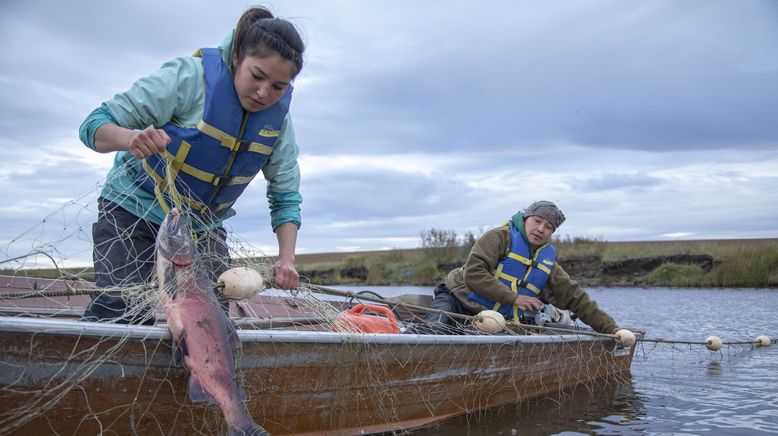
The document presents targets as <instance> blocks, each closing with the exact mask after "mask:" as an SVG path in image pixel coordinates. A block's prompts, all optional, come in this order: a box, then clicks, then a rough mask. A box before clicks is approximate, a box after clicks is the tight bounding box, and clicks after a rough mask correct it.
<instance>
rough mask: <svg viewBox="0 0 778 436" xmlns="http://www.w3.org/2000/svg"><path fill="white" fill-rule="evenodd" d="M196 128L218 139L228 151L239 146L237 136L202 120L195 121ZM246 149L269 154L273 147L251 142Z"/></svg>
mask: <svg viewBox="0 0 778 436" xmlns="http://www.w3.org/2000/svg"><path fill="white" fill-rule="evenodd" d="M197 130H199V131H201V132H203V133H204V134H206V135H208V136H210V137H211V138H213V139H215V140H217V141H219V142H220V143H221V145H222V146H224V147H227V148H229V149H230V151H235V150H236V149H237V148H238V147H240V141H239V140H238V139H237V138H235V137H234V136H232V135H230V134H229V133H227V132H224V131H222V130H219V129H217V128H216V127H213V126H212V125H210V124H208V123H206V122H205V121H203V120H200V122H199V123H197ZM247 151H250V152H253V153H259V154H264V155H270V153H271V152H272V151H273V149H272V148H271V147H268V146H267V145H264V144H259V143H256V142H252V143H250V144H249V146H248V148H247Z"/></svg>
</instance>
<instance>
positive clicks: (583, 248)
mask: <svg viewBox="0 0 778 436" xmlns="http://www.w3.org/2000/svg"><path fill="white" fill-rule="evenodd" d="M555 245H556V246H557V248H558V249H559V262H560V264H561V265H562V266H563V267H564V268H565V270H566V271H568V272H569V273H570V275H571V276H572V277H573V278H574V279H575V280H577V281H579V282H580V283H581V284H583V285H586V286H638V287H641V286H642V287H649V286H666V287H704V288H711V287H726V288H740V287H749V288H778V239H739V240H707V241H659V242H605V241H599V240H591V239H581V238H563V239H557V240H556V241H555ZM468 252H469V247H467V246H445V247H425V248H416V249H396V250H389V251H363V252H351V253H314V254H299V255H298V256H297V268H298V270H299V272H300V275H301V277H302V279H303V280H304V281H306V282H310V283H314V284H321V285H333V284H361V285H420V286H428V285H434V284H436V283H438V282H439V281H440V280H441V279H442V278H443V277H444V276H445V274H446V273H448V271H450V270H451V269H453V268H455V267H457V266H460V265H462V264H464V262H465V259H466V257H467V253H468ZM0 274H8V275H13V274H20V275H26V276H34V277H44V278H57V277H61V276H62V275H63V274H65V275H72V276H74V277H79V278H81V279H84V280H92V271H91V269H90V268H86V269H83V268H79V269H77V270H69V271H68V270H61V271H57V270H53V269H47V270H35V271H24V272H18V271H16V272H15V271H11V270H0Z"/></svg>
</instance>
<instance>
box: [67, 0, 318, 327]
mask: <svg viewBox="0 0 778 436" xmlns="http://www.w3.org/2000/svg"><path fill="white" fill-rule="evenodd" d="M304 50H305V46H304V44H303V42H302V39H301V38H300V35H299V33H298V32H297V30H296V29H295V27H294V26H293V25H292V24H291V23H289V22H288V21H286V20H282V19H278V18H274V17H273V15H272V14H271V13H270V12H269V11H268V10H267V9H265V8H263V7H253V8H251V9H249V10H248V11H246V12H245V13H244V14H243V15H242V16H241V18H240V20H239V21H238V24H237V26H236V28H235V30H234V32H233V33H232V34H231V35H229V36H228V37H227V38H225V40H224V41H223V42H222V43H221V44H220V45H219V47H218V48H210V49H201V50H198V51H197V52H196V53H195V54H194V55H193V56H189V57H181V58H176V59H173V60H171V61H169V62H167V63H165V64H164V65H163V66H162V67H161V69H160V70H159V71H157V72H155V73H154V74H151V75H149V76H147V77H144V78H141V79H140V80H138V81H137V82H135V83H134V84H133V85H132V86H131V87H130V89H129V90H127V91H126V92H123V93H120V94H117V95H116V96H114V97H113V98H112V99H110V100H108V101H106V102H104V103H103V104H102V105H101V106H100V107H99V108H97V109H95V110H94V111H93V112H92V113H91V114H89V116H88V117H87V118H86V120H85V121H84V122H83V124H82V125H81V129H80V131H79V134H80V137H81V140H82V141H83V142H84V144H86V145H87V147H90V148H92V149H93V150H95V151H98V152H101V153H107V152H114V151H115V152H117V153H116V158H115V160H114V166H113V168H112V169H111V170H110V172H109V173H108V176H107V178H106V182H105V185H104V186H103V189H102V192H101V194H100V198H99V200H98V203H99V204H98V207H99V210H98V220H97V222H96V223H95V224H94V226H93V229H92V233H93V240H94V249H93V257H94V266H95V281H96V282H97V285H98V286H99V287H111V286H126V285H129V284H137V283H143V282H148V281H149V279H150V277H151V275H152V266H153V263H154V240H155V235H156V233H157V231H158V229H159V225H160V224H161V223H162V220H163V218H164V216H165V214H166V213H167V211H168V210H169V209H170V208H171V207H172V206H174V205H176V206H182V205H183V206H184V208H185V209H188V210H191V211H192V214H191V215H192V217H193V232H195V233H197V235H196V239H197V240H198V245H199V248H200V251H201V252H202V253H204V254H205V256H203V258H204V259H205V260H206V261H208V260H210V262H206V266H207V267H208V268H209V272H210V274H211V277H212V278H214V279H215V278H216V277H218V275H219V274H220V273H221V272H222V271H224V270H225V269H226V268H227V267H228V266H227V265H228V263H229V254H228V250H227V246H226V243H225V237H226V234H225V231H224V229H223V227H222V221H223V220H225V219H227V218H229V217H231V216H233V215H235V212H234V210H233V209H232V205H233V203H234V202H235V201H236V200H237V198H238V197H239V196H240V195H241V194H242V193H243V191H244V189H245V188H246V186H247V185H248V183H249V182H251V180H252V179H253V178H254V176H256V175H257V174H258V173H259V171H260V170H261V171H262V172H263V174H264V177H265V179H266V180H267V198H268V203H269V205H270V216H271V225H272V227H273V231H274V232H275V233H276V236H277V239H278V261H277V262H276V263H275V265H274V266H273V270H274V271H273V272H274V281H275V286H276V287H279V288H282V289H293V288H296V287H297V286H298V285H299V275H298V273H297V270H296V269H295V265H294V258H295V244H296V240H297V230H298V228H299V227H300V224H301V221H300V206H299V205H300V203H301V202H302V196H301V195H300V193H299V186H300V172H299V168H298V165H297V154H298V148H297V144H296V143H295V138H294V130H293V128H292V122H291V119H290V117H289V105H290V103H291V98H292V81H293V80H294V78H295V77H296V76H297V74H299V73H300V70H301V69H302V66H303V57H302V56H303V51H304ZM143 300H144V299H142V298H141V299H140V300H139V301H130V299H129V297H121V296H119V295H110V294H102V295H100V296H96V297H93V299H92V302H91V304H90V306H89V307H88V308H87V309H86V311H85V313H84V318H83V319H85V320H92V321H114V322H120V323H152V322H153V321H154V320H153V317H152V316H151V315H150V311H149V308H148V303H143V302H142V301H143Z"/></svg>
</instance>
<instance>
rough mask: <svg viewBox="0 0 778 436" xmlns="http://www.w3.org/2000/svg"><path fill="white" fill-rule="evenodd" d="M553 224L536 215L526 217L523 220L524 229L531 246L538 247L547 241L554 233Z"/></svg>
mask: <svg viewBox="0 0 778 436" xmlns="http://www.w3.org/2000/svg"><path fill="white" fill-rule="evenodd" d="M554 230H555V229H554V226H553V225H551V223H550V222H548V220H547V219H545V218H541V217H539V216H537V215H533V216H531V217H527V219H526V220H525V221H524V231H525V232H526V233H527V240H528V241H529V243H530V245H532V247H533V248H538V247H540V246H541V245H543V244H545V243H547V242H548V241H549V240H550V239H551V235H553V234H554Z"/></svg>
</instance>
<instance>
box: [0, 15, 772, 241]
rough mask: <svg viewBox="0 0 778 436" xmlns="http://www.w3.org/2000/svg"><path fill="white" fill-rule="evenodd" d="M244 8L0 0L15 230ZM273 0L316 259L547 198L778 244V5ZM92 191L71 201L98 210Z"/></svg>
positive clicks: (2, 95)
mask: <svg viewBox="0 0 778 436" xmlns="http://www.w3.org/2000/svg"><path fill="white" fill-rule="evenodd" d="M247 6H248V4H247V3H246V4H244V3H242V2H235V3H228V4H218V5H217V4H215V3H212V2H207V1H204V0H202V1H196V2H194V3H192V2H187V3H186V4H185V5H184V3H181V2H150V1H145V0H144V1H136V2H124V1H120V2H109V3H106V2H98V1H96V0H88V1H85V2H77V3H63V2H54V1H49V0H44V1H40V2H32V3H30V2H27V3H25V2H10V3H8V4H4V9H3V14H2V15H0V38H2V40H3V41H5V42H6V46H5V47H4V53H5V56H4V59H7V60H10V61H6V62H3V63H2V64H0V129H2V130H3V135H2V137H0V159H1V160H2V161H1V162H0V169H1V170H2V171H0V185H1V186H2V194H1V195H2V198H1V199H2V200H3V201H2V203H3V204H4V205H5V209H4V212H3V217H4V218H3V221H4V224H5V226H4V227H5V228H4V229H3V230H0V240H4V241H9V240H11V239H13V238H15V237H16V236H17V235H19V234H20V233H21V232H23V231H24V229H27V228H29V227H30V225H32V224H33V223H35V222H37V221H42V220H44V219H45V217H46V216H48V215H49V214H50V213H51V211H52V210H56V209H57V208H58V207H60V205H62V204H64V203H66V202H67V201H68V199H73V198H74V197H77V198H82V197H81V195H82V194H83V193H86V192H88V191H90V189H91V190H92V191H91V192H88V193H89V194H94V195H96V192H97V189H96V188H93V186H94V185H95V184H96V183H97V182H98V181H99V180H100V179H101V178H102V177H104V175H105V167H106V166H107V165H108V164H109V162H110V159H111V156H100V155H97V154H94V153H91V152H89V151H88V150H86V149H85V148H84V147H83V146H82V145H81V144H79V143H78V139H77V129H78V126H79V125H80V123H81V121H82V120H83V118H84V117H85V116H86V114H88V113H89V112H90V111H91V110H92V109H94V108H95V107H97V106H98V105H99V104H100V103H101V102H102V101H103V100H105V99H108V98H110V97H111V96H112V95H113V94H114V93H116V92H119V91H122V90H124V89H126V88H127V87H128V86H129V85H130V84H131V83H132V82H133V81H134V80H135V79H137V78H139V77H141V76H143V75H146V74H149V73H151V72H153V71H154V70H155V69H156V68H158V67H159V65H161V64H162V63H163V62H164V61H166V60H168V59H169V58H172V57H175V56H181V55H186V54H189V53H191V52H192V51H193V50H194V49H196V48H198V47H201V46H213V45H215V44H217V43H219V42H220V41H221V39H222V38H223V37H224V36H225V35H226V34H227V33H228V32H229V31H230V30H231V28H232V27H233V25H234V22H235V20H236V19H237V18H238V16H239V15H240V13H241V12H242V11H243V10H244V8H245V7H247ZM269 6H270V7H271V9H273V10H274V11H275V12H276V13H277V14H278V15H279V16H281V17H288V18H290V19H292V20H293V22H294V23H295V24H297V25H298V26H299V27H300V28H301V29H302V32H303V35H304V39H305V40H306V41H307V42H308V50H307V53H306V58H307V64H306V66H305V68H304V69H303V72H302V74H301V76H300V77H299V78H298V81H297V83H296V90H295V99H294V103H293V108H292V114H293V117H294V123H295V128H296V134H297V139H298V142H299V144H300V147H301V153H302V156H303V160H306V159H308V160H309V161H311V162H314V165H308V166H303V170H304V171H303V190H302V191H303V195H304V196H305V202H304V204H303V228H302V230H301V233H300V238H299V243H298V246H299V250H300V251H301V252H305V251H307V252H312V251H330V250H333V249H368V248H391V247H408V246H416V245H418V234H419V232H420V231H422V230H425V229H429V228H431V227H438V228H446V229H454V230H456V231H457V232H459V233H460V234H461V233H464V232H466V231H474V232H475V233H478V229H479V228H487V227H491V226H493V225H497V224H499V223H500V222H502V221H503V220H505V219H507V217H509V216H510V215H511V214H512V213H513V212H515V211H516V210H517V209H519V208H521V207H524V206H526V205H527V204H528V203H529V202H531V201H533V200H537V199H550V200H553V201H556V202H558V203H559V204H560V205H561V206H562V208H563V209H564V210H565V212H566V214H567V215H568V217H569V218H570V219H569V221H568V222H567V223H565V226H564V227H563V228H562V229H561V231H562V232H565V233H568V232H569V233H570V234H575V235H591V236H602V237H604V238H606V239H610V240H619V239H662V238H666V237H667V236H662V235H679V234H688V235H690V236H688V237H689V238H714V237H778V226H776V220H775V218H774V217H775V216H776V215H777V214H778V210H777V209H776V206H775V205H776V204H778V197H777V195H778V194H776V193H775V190H774V186H776V176H775V168H776V167H777V165H778V155H776V153H775V151H774V150H775V149H776V144H778V124H776V122H775V120H776V119H778V103H776V99H775V96H776V95H778V45H776V44H775V43H774V41H776V40H778V26H775V23H776V18H778V5H776V4H775V2H771V1H756V0H746V1H740V2H727V1H694V0H693V1H686V2H675V1H656V2H650V3H645V2H638V1H597V2H588V1H583V2H581V1H577V2H552V3H538V2H532V1H519V2H513V1H497V0H493V1H487V2H486V3H475V2H455V3H452V2H445V1H428V2H421V3H420V2H414V1H409V0H401V1H395V2H392V3H391V5H390V4H388V3H386V4H384V3H372V2H371V3H367V2H359V1H351V0H342V1H336V2H326V3H323V2H317V1H307V0H290V1H285V2H277V4H270V5H269ZM151 11H153V13H151ZM179 22H186V23H188V26H189V29H196V31H182V30H181V28H180V26H177V25H175V26H174V25H172V24H171V23H179ZM90 153H91V154H90ZM347 157H352V158H354V159H357V163H356V164H344V165H341V164H342V163H343V162H344V161H346V160H347V159H346V158H347ZM378 163H382V164H383V165H378ZM336 164H337V165H336ZM264 189H265V187H264V184H263V183H262V182H261V181H257V182H255V184H254V185H253V186H252V187H251V188H250V189H249V191H248V192H247V193H246V195H244V197H243V198H241V199H240V201H239V202H238V216H237V217H235V218H234V219H233V220H230V222H229V227H230V228H231V229H232V230H233V231H234V232H235V234H236V237H240V238H242V239H243V240H246V241H250V242H251V243H254V244H257V245H258V246H260V247H263V249H266V250H269V251H271V252H272V251H273V250H274V249H275V248H274V247H275V240H274V237H273V235H272V234H271V233H270V231H269V227H270V224H269V218H268V216H267V215H268V213H267V204H266V200H265V193H264ZM84 201H85V200H84ZM78 204H79V205H81V204H82V202H81V201H79V203H78ZM91 204H92V199H90V200H89V201H85V203H83V213H81V214H80V215H79V214H74V215H73V216H79V217H80V218H79V220H81V221H86V222H88V220H86V219H83V218H84V217H88V216H89V214H90V213H92V212H93V210H92V209H91ZM68 216H71V215H68ZM733 219H735V220H736V222H733V221H732V220H733ZM79 220H76V221H78V222H81V221H79ZM49 228H53V227H51V226H49ZM77 228H80V227H78V226H77ZM45 234H46V235H49V233H45ZM73 234H79V232H75V233H73ZM47 238H49V236H46V237H43V236H37V237H35V238H32V239H31V241H32V243H31V244H32V245H35V244H36V243H40V242H41V241H43V240H44V239H47ZM50 238H51V239H52V240H59V239H61V238H60V237H57V236H51V237H50ZM82 239H83V238H82ZM0 248H2V250H0V252H5V253H10V252H11V251H13V250H12V249H10V248H9V247H8V245H7V243H6V245H4V246H3V247H0ZM74 252H78V253H81V252H82V249H81V248H78V249H75V248H74Z"/></svg>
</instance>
